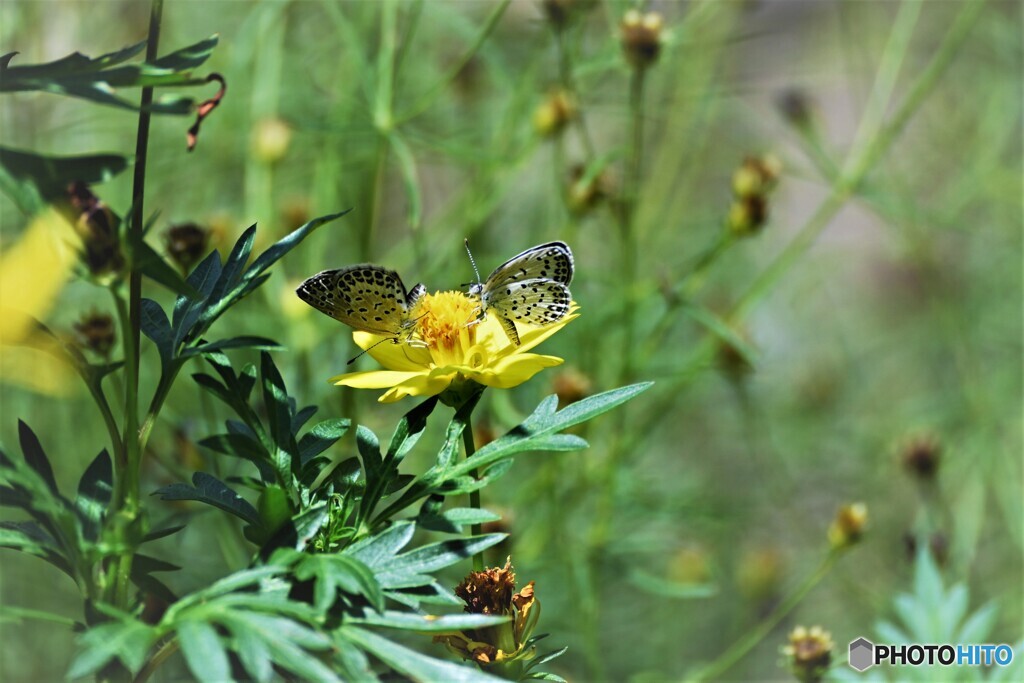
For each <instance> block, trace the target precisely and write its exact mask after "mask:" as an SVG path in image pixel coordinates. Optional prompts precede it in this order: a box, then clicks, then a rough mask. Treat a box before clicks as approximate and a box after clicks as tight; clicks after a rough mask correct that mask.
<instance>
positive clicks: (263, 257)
mask: <svg viewBox="0 0 1024 683" xmlns="http://www.w3.org/2000/svg"><path fill="white" fill-rule="evenodd" d="M349 211H351V209H348V210H346V211H342V212H340V213H335V214H330V215H327V216H321V217H319V218H314V219H313V220H311V221H309V222H308V223H306V224H305V225H303V226H302V227H300V228H297V229H296V230H294V231H292V232H291V233H289V234H288V235H286V236H285V237H283V238H282V239H280V240H278V241H277V242H275V243H274V244H273V245H271V246H270V247H269V248H268V249H267V250H266V251H264V252H263V253H262V254H260V255H259V256H258V257H257V258H256V260H255V261H254V262H253V264H252V265H251V266H249V268H247V269H246V270H245V271H244V272H243V273H242V274H241V276H239V277H238V279H237V282H235V283H234V284H233V285H230V286H228V287H226V288H225V290H224V292H223V294H220V296H219V297H218V298H217V299H216V300H213V298H212V297H211V300H210V305H209V306H208V307H206V309H205V310H204V311H203V312H202V317H201V318H200V322H201V326H202V328H203V329H205V328H206V327H209V326H210V325H211V324H212V323H213V321H214V320H216V319H217V318H218V317H220V315H221V314H222V313H224V311H226V310H227V309H228V308H229V307H231V306H233V305H234V304H235V303H237V302H238V301H240V300H241V299H242V298H244V297H245V296H246V295H247V294H249V293H250V292H252V291H253V290H255V289H256V288H257V287H259V286H260V285H261V284H262V283H263V282H264V281H266V278H267V277H269V274H268V275H264V271H266V270H267V269H268V268H270V266H272V265H274V264H275V263H276V262H277V261H278V260H280V259H281V257H283V256H284V255H285V254H287V253H288V252H289V251H291V250H292V249H294V248H295V247H297V246H298V245H299V244H300V243H301V242H302V240H304V239H305V238H306V237H308V236H309V235H310V234H311V233H312V232H313V231H314V230H316V229H317V228H318V227H320V226H321V225H324V224H325V223H329V222H330V221H333V220H335V219H337V218H340V217H341V216H344V215H345V214H347V213H348V212H349ZM236 246H237V245H236ZM219 291H220V288H218V293H219Z"/></svg>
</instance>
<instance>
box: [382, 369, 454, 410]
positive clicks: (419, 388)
mask: <svg viewBox="0 0 1024 683" xmlns="http://www.w3.org/2000/svg"><path fill="white" fill-rule="evenodd" d="M456 374H457V373H455V372H452V371H450V370H449V369H448V368H441V369H439V370H436V371H432V372H430V373H420V374H416V375H414V376H412V377H409V378H408V379H407V380H405V381H404V382H401V383H400V384H397V385H395V386H393V387H391V389H389V390H388V391H387V392H386V393H385V394H384V395H383V396H381V397H380V398H378V399H377V400H378V401H379V402H380V403H394V402H395V401H400V400H402V399H403V398H405V397H406V396H436V395H438V394H440V393H441V392H442V391H444V390H445V389H447V388H448V386H449V385H450V384H451V383H452V380H453V379H455V375H456Z"/></svg>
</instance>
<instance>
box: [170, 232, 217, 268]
mask: <svg viewBox="0 0 1024 683" xmlns="http://www.w3.org/2000/svg"><path fill="white" fill-rule="evenodd" d="M164 239H165V240H166V241H167V254H168V255H169V256H170V257H171V260H172V261H174V262H175V263H177V264H178V266H180V267H181V269H182V270H183V271H185V272H188V270H189V269H191V268H192V266H194V265H195V264H196V263H198V262H199V259H201V258H202V257H203V256H204V255H205V254H206V248H207V246H208V245H209V243H210V231H209V230H206V229H205V228H202V227H200V226H198V225H196V224H195V223H182V224H180V225H173V226H171V227H170V228H168V229H167V232H165V233H164Z"/></svg>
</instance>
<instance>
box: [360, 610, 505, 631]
mask: <svg viewBox="0 0 1024 683" xmlns="http://www.w3.org/2000/svg"><path fill="white" fill-rule="evenodd" d="M508 621H509V617H507V616H500V615H492V614H445V615H435V614H412V613H409V612H396V611H394V610H388V611H386V612H384V613H382V614H373V613H369V614H366V615H364V616H362V617H358V618H351V619H349V620H348V623H352V624H361V625H365V626H380V627H384V628H397V629H402V630H404V631H415V632H417V633H437V632H440V631H465V630H468V629H475V628H485V627H487V626H497V625H498V624H504V623H506V622H508Z"/></svg>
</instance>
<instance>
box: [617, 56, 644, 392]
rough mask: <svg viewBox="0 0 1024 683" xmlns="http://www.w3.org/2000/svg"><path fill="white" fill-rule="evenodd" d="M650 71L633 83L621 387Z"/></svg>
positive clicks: (629, 341) (631, 327)
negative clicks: (647, 80) (646, 82)
mask: <svg viewBox="0 0 1024 683" xmlns="http://www.w3.org/2000/svg"><path fill="white" fill-rule="evenodd" d="M645 74H646V69H644V68H643V67H637V68H635V69H633V75H632V77H631V78H630V82H629V111H630V118H631V121H632V127H633V142H632V145H631V150H630V158H629V177H628V179H627V187H626V198H625V199H626V201H625V207H624V208H623V210H622V215H621V218H620V226H619V227H620V232H621V238H622V282H623V284H624V286H625V291H626V294H625V297H624V300H623V314H622V328H623V336H622V374H621V376H620V378H619V380H620V383H623V384H625V383H628V382H630V381H632V377H633V373H634V357H635V353H634V349H633V340H634V338H635V337H636V306H635V305H634V304H633V298H634V296H635V293H636V292H635V290H636V269H637V262H636V260H637V251H636V242H637V234H636V215H637V208H638V207H639V204H640V201H639V199H640V185H641V180H642V174H643V147H644V75H645Z"/></svg>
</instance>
